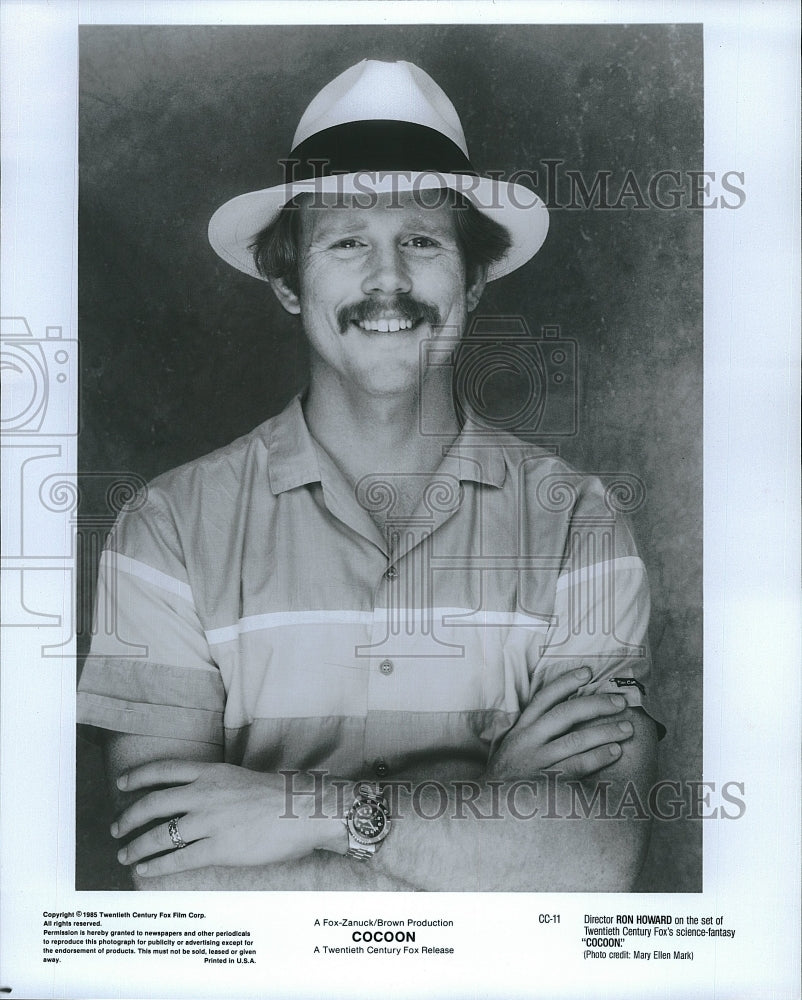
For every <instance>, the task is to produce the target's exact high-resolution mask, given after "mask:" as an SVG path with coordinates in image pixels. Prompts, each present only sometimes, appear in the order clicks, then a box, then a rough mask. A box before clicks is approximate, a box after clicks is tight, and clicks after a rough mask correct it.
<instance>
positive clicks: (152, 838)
mask: <svg viewBox="0 0 802 1000" xmlns="http://www.w3.org/2000/svg"><path fill="white" fill-rule="evenodd" d="M176 825H177V828H178V829H177V833H178V835H179V836H180V837H181V839H182V840H183V841H184V843H185V844H192V843H194V842H195V841H197V840H201V839H203V838H202V837H201V835H200V832H199V830H200V826H199V824H198V821H193V819H192V817H190V816H179V817H178V818H177V823H176ZM182 850H187V848H177V847H176V845H175V844H174V843H173V838H172V837H171V836H170V829H169V823H159V825H158V826H154V827H153V829H152V830H148V831H147V833H143V834H142V835H141V836H139V837H137V838H136V839H135V840H132V841H131V843H130V844H127V845H126V846H125V847H121V848H120V850H119V851H118V852H117V860H118V861H119V862H120V864H121V865H133V864H136V863H137V862H138V861H142V860H143V859H144V858H152V857H153V855H154V854H162V853H163V852H164V851H178V853H180V852H181V851H182Z"/></svg>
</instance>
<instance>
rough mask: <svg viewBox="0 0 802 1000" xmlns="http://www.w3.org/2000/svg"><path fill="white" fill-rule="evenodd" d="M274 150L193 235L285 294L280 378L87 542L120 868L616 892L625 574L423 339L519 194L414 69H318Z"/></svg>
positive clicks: (633, 721)
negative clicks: (301, 338) (104, 618)
mask: <svg viewBox="0 0 802 1000" xmlns="http://www.w3.org/2000/svg"><path fill="white" fill-rule="evenodd" d="M286 162H287V165H288V168H289V171H290V174H291V176H290V177H289V178H288V181H287V183H286V184H284V185H280V186H278V187H276V188H270V189H266V190H263V191H257V192H251V193H250V194H247V195H243V196H241V197H239V198H236V199H234V200H233V201H231V202H228V203H227V204H226V205H224V206H222V207H221V208H220V209H219V210H218V212H217V213H215V216H214V217H213V219H212V221H211V224H210V230H209V235H210V240H211V243H212V246H213V247H214V248H215V250H216V251H217V252H218V253H219V254H220V255H221V256H222V257H223V258H224V259H225V260H227V261H228V262H229V263H231V264H233V265H234V266H235V267H238V268H239V269H240V270H242V271H245V272H246V273H249V274H251V275H253V276H254V277H257V278H262V279H265V280H267V281H268V282H269V283H270V285H271V287H272V289H273V292H274V293H275V294H276V296H277V297H278V300H279V301H280V303H281V304H282V306H283V307H284V308H285V309H286V310H287V311H288V312H289V313H291V314H292V315H294V316H297V317H298V318H299V320H300V325H301V327H302V329H303V333H304V335H305V336H306V338H307V341H308V343H309V347H310V377H309V386H308V389H307V390H306V392H305V393H304V394H303V395H302V396H301V397H300V398H297V399H295V400H293V401H292V402H291V404H290V405H289V406H288V407H287V408H286V409H285V410H284V412H283V413H281V414H279V415H278V416H277V417H274V418H272V419H270V420H268V421H266V422H265V423H264V424H262V425H261V426H260V427H258V428H256V429H255V430H254V431H253V432H251V433H250V434H248V435H246V436H245V437H243V438H240V439H239V440H237V441H235V442H233V443H232V444H231V445H229V446H228V447H226V448H224V449H222V450H220V451H218V452H215V453H213V454H212V455H209V456H206V457H205V458H202V459H200V460H198V461H196V462H193V463H191V464H189V465H187V466H183V467H182V468H180V469H177V470H174V471H173V472H170V473H167V474H166V475H164V476H162V477H160V478H159V479H158V480H156V481H155V482H154V483H152V484H151V485H150V487H149V489H148V491H147V495H146V496H145V497H141V498H139V500H138V501H137V503H136V504H134V505H132V508H131V510H130V511H128V512H127V513H126V514H124V515H123V517H122V518H121V519H120V521H119V522H118V524H117V526H116V528H115V530H114V531H113V532H112V534H111V536H110V539H109V543H108V546H107V551H106V553H105V554H104V558H103V561H102V564H101V574H100V579H99V595H100V597H99V602H100V603H99V607H102V606H103V605H104V603H107V602H109V601H113V602H114V604H115V608H116V618H117V622H118V627H117V631H116V633H115V634H114V635H109V634H107V630H105V629H98V630H97V635H96V636H95V639H94V643H93V648H92V653H91V655H90V657H89V658H88V661H87V666H86V668H85V670H84V673H83V675H82V678H81V685H80V692H79V703H80V719H81V721H82V722H83V723H84V724H87V725H91V726H93V727H95V729H96V730H100V731H102V732H103V733H104V734H105V744H106V753H107V762H108V769H109V774H110V778H111V786H112V793H113V794H114V796H115V798H116V801H117V803H118V818H117V819H116V820H115V823H114V824H113V826H112V830H111V834H112V836H113V837H115V838H117V839H118V840H119V842H120V849H119V855H118V857H119V860H120V862H121V863H122V864H124V865H126V866H130V868H131V870H132V872H133V876H134V882H135V884H136V885H137V887H139V888H220V889H388V888H392V889H408V890H409V889H428V890H469V889H478V890H485V889H488V890H505V891H509V890H533V891H538V890H543V891H546V890H549V891H555V890H566V891H567V890H587V891H599V890H618V891H620V890H625V889H628V888H630V887H631V886H632V885H633V883H634V880H635V878H636V876H637V873H638V870H639V867H640V864H641V862H642V859H643V855H644V851H645V848H646V844H647V838H648V822H647V821H646V814H645V812H644V810H643V809H642V808H641V807H640V804H641V803H643V802H645V801H647V798H648V787H649V785H650V782H651V780H652V778H653V768H654V763H653V762H654V745H655V738H656V737H655V724H654V723H653V722H652V720H651V718H650V717H649V716H648V715H647V714H646V712H645V711H644V705H645V700H644V699H645V695H646V681H647V679H648V671H649V661H648V653H647V650H646V646H645V631H646V626H647V622H648V611H649V601H648V589H647V583H646V577H645V573H644V569H643V566H642V564H641V562H640V559H639V558H638V556H637V553H636V551H635V548H634V544H633V542H632V538H631V535H630V534H629V531H628V529H627V528H626V525H625V524H623V523H622V522H621V521H620V519H617V518H616V517H615V515H614V512H611V506H610V503H609V497H608V496H607V494H606V492H605V490H604V488H603V487H602V485H601V484H600V483H599V481H598V480H597V479H594V478H592V477H584V476H579V475H577V474H576V473H574V472H573V471H572V470H570V469H569V468H568V467H567V466H566V465H565V464H564V463H563V462H561V461H560V460H559V459H557V458H555V457H554V455H552V454H550V453H549V452H547V451H544V450H541V449H539V448H537V447H535V446H533V445H529V444H526V443H524V442H523V441H521V440H520V439H518V438H517V437H515V436H514V435H512V434H508V433H502V432H500V431H492V428H491V431H492V432H491V433H488V428H487V426H482V425H481V421H480V420H479V416H478V415H476V414H471V413H470V412H468V413H467V419H466V409H467V410H468V411H469V410H470V407H466V406H465V405H464V401H461V400H460V399H459V398H455V393H454V391H453V390H454V386H453V384H452V383H453V379H452V369H453V365H452V363H450V362H448V363H444V359H450V358H451V354H452V349H453V345H454V343H455V341H456V340H457V339H458V338H459V336H460V335H461V334H462V333H463V332H464V330H465V328H466V325H467V323H468V319H469V316H470V314H471V313H472V312H473V311H474V310H476V307H477V306H478V304H479V301H480V298H481V295H482V292H483V289H484V287H485V283H486V282H487V281H488V280H496V279H497V278H500V277H502V276H503V275H504V274H506V273H509V272H510V271H511V270H513V269H515V268H516V267H519V266H521V265H523V264H524V263H525V262H526V261H527V260H529V259H530V258H531V257H532V256H533V255H534V253H536V252H537V250H538V249H539V247H540V246H541V244H542V242H543V239H544V238H545V235H546V229H547V214H546V211H545V208H544V207H543V205H542V203H541V202H540V201H539V200H538V199H537V198H536V197H535V196H534V195H533V194H532V192H530V191H528V190H526V189H524V188H518V187H517V186H516V185H514V184H511V183H505V182H503V181H501V180H498V179H488V178H482V177H480V176H479V175H478V174H476V172H475V171H474V170H473V167H472V166H471V164H470V161H469V160H468V155H467V148H466V145H465V139H464V136H463V134H462V128H461V125H460V122H459V119H458V117H457V114H456V111H455V110H454V108H453V105H451V103H450V101H449V100H448V98H447V97H446V96H445V94H443V92H442V91H441V90H440V88H439V87H438V86H437V84H436V83H434V81H433V80H432V79H431V78H430V77H428V76H427V75H426V74H425V73H423V72H422V71H421V70H420V69H418V68H417V67H415V66H413V65H411V64H409V63H379V62H372V61H365V62H363V63H360V64H359V65H358V66H355V67H352V68H351V69H350V70H347V71H346V72H345V73H343V74H342V75H341V76H339V77H338V78H337V79H336V80H334V81H333V82H332V83H331V84H329V85H328V86H327V87H326V88H324V90H323V91H321V93H320V94H318V96H317V97H316V98H315V99H314V100H313V101H312V103H311V104H310V106H309V108H308V109H307V111H306V113H305V114H304V116H303V118H302V121H301V123H300V125H299V129H298V132H297V133H296V137H295V141H294V144H293V152H292V154H291V158H290V160H288V161H286ZM433 359H434V360H433ZM555 490H556V491H557V493H555ZM560 490H562V491H563V493H566V492H567V494H568V496H569V502H567V503H566V502H562V500H561V498H560V497H559V496H557V494H558V493H559V492H560ZM118 637H119V638H118ZM132 644H133V646H138V647H139V649H140V650H141V651H142V652H141V655H131V654H132V648H133V646H132ZM602 807H603V808H604V811H605V813H606V818H605V819H604V820H603V821H600V818H599V815H598V813H599V810H600V809H602ZM569 816H570V817H571V818H570V819H568V817H569Z"/></svg>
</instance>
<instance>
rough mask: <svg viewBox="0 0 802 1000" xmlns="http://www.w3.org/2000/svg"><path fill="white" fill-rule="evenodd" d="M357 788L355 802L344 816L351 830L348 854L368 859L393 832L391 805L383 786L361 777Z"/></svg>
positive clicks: (363, 859) (360, 858)
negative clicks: (382, 789)
mask: <svg viewBox="0 0 802 1000" xmlns="http://www.w3.org/2000/svg"><path fill="white" fill-rule="evenodd" d="M354 792H355V793H356V798H355V799H354V804H353V805H352V806H351V808H350V809H349V810H348V812H347V814H346V816H345V819H344V820H343V823H344V824H345V828H346V830H347V831H348V851H347V852H346V857H349V858H357V859H358V860H359V861H367V860H368V859H369V858H372V857H373V855H374V854H375V853H376V851H377V850H378V849H379V848H380V847H381V845H382V841H383V840H384V839H385V837H386V836H387V834H388V833H389V832H390V809H389V807H388V805H387V799H385V797H384V796H383V795H382V792H381V788H380V787H379V785H377V784H375V783H374V782H372V781H360V782H359V783H358V784H357V785H356V787H355V789H354Z"/></svg>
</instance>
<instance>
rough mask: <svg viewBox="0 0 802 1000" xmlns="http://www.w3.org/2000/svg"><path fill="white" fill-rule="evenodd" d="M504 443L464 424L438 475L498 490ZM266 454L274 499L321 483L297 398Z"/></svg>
mask: <svg viewBox="0 0 802 1000" xmlns="http://www.w3.org/2000/svg"><path fill="white" fill-rule="evenodd" d="M504 440H505V435H502V434H495V433H492V432H490V433H489V432H488V431H487V430H485V429H484V428H483V427H481V426H480V425H479V424H476V423H473V422H472V421H470V420H468V421H467V422H466V423H465V426H464V427H463V428H462V431H461V432H460V434H459V436H458V437H457V439H456V441H454V442H453V444H452V445H451V447H450V448H449V449H448V450H447V452H446V455H445V457H444V459H443V462H442V464H441V466H440V469H439V470H438V471H439V472H444V473H449V474H450V475H453V476H455V477H456V478H457V479H459V480H460V481H461V482H462V481H468V482H474V483H482V484H484V485H487V486H496V487H499V486H502V485H503V483H504V480H505V479H506V476H507V463H506V461H505V458H504V448H503V446H502V445H503V442H504ZM267 451H268V458H269V463H268V470H269V476H270V488H271V490H272V491H273V493H274V494H275V495H277V494H279V493H286V492H287V491H288V490H293V489H295V488H296V487H298V486H306V485H308V484H309V483H319V482H322V475H321V471H320V461H319V458H318V452H317V449H316V448H315V443H314V441H313V440H312V435H311V434H310V433H309V428H308V427H307V426H306V420H305V419H304V414H303V410H302V408H301V399H300V396H295V397H294V398H293V399H292V400H291V401H290V402H289V404H288V405H287V406H286V407H285V409H284V410H283V411H282V412H281V413H279V415H278V416H276V417H274V418H273V420H272V426H271V431H270V437H269V440H268V442H267Z"/></svg>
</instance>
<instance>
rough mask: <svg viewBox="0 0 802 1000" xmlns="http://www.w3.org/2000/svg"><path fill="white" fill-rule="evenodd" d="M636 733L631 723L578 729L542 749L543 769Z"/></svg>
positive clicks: (615, 723)
mask: <svg viewBox="0 0 802 1000" xmlns="http://www.w3.org/2000/svg"><path fill="white" fill-rule="evenodd" d="M634 731H635V729H634V727H633V725H632V723H631V722H610V723H607V724H605V725H603V726H589V727H588V728H587V729H576V730H574V731H572V732H570V733H566V734H565V735H564V736H560V737H559V738H558V739H556V740H553V741H552V742H551V743H547V744H546V746H544V747H542V748H541V749H540V751H539V753H538V758H539V759H540V760H543V761H545V763H544V764H542V765H541V766H542V767H553V766H554V765H555V764H556V763H557V762H559V761H564V760H568V759H570V758H572V757H577V756H581V755H582V754H584V753H587V752H588V751H589V750H594V749H596V748H598V747H604V746H606V745H608V744H610V745H614V744H616V743H620V742H623V741H625V740H628V739H630V738H631V737H632V734H633V733H634ZM607 763H609V761H607Z"/></svg>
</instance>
